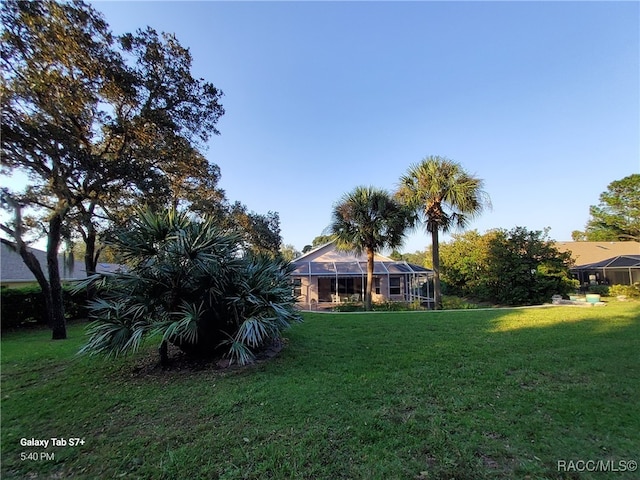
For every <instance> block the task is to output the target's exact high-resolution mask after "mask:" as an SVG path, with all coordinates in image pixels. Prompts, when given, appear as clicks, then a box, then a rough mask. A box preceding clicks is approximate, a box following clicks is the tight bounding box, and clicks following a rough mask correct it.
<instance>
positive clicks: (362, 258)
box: [292, 242, 394, 263]
mask: <svg viewBox="0 0 640 480" xmlns="http://www.w3.org/2000/svg"><path fill="white" fill-rule="evenodd" d="M373 259H374V261H380V262H393V261H394V260H393V259H392V258H389V257H385V256H384V255H380V254H379V253H377V252H376V253H375V255H374V257H373ZM366 261H367V255H366V254H365V253H362V254H360V255H357V254H355V253H353V252H346V251H342V250H338V247H337V246H336V244H335V242H329V243H325V244H324V245H320V246H319V247H317V248H315V249H313V250H310V251H308V252H307V253H304V254H302V255H300V256H299V257H298V258H295V259H293V261H292V262H293V263H296V262H366Z"/></svg>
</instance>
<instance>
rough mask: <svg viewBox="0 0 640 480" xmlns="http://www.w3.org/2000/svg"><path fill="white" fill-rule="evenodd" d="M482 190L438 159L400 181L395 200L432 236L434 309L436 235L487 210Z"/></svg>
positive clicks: (437, 298)
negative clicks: (412, 212)
mask: <svg viewBox="0 0 640 480" xmlns="http://www.w3.org/2000/svg"><path fill="white" fill-rule="evenodd" d="M483 186H484V182H483V180H481V179H479V178H477V177H474V176H473V175H470V174H469V173H467V172H466V171H465V170H464V169H463V168H462V166H461V165H460V164H459V163H457V162H454V161H453V160H450V159H448V158H444V157H438V156H430V157H427V158H425V159H424V160H422V162H420V163H418V164H415V165H412V166H411V167H409V170H408V171H407V173H406V174H405V175H403V176H402V177H401V178H400V185H399V188H398V191H397V193H396V198H398V199H399V200H401V201H402V202H403V203H404V204H405V205H407V206H408V207H410V208H412V209H413V210H414V211H415V212H416V213H417V214H418V215H420V216H421V217H422V219H423V221H424V224H425V227H426V230H427V232H429V233H431V241H432V249H431V253H432V256H433V271H434V289H433V290H434V300H435V308H436V309H439V308H441V307H442V293H441V288H440V252H439V240H438V233H439V232H440V231H441V230H442V231H443V232H448V231H450V230H451V229H452V228H454V227H457V228H464V227H465V226H466V225H467V224H468V223H469V221H470V220H471V219H473V218H475V217H476V216H478V215H479V214H480V213H481V212H482V211H483V210H484V208H485V207H490V205H491V201H490V200H489V196H488V195H487V193H486V192H485V191H484V190H483Z"/></svg>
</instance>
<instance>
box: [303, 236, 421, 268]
mask: <svg viewBox="0 0 640 480" xmlns="http://www.w3.org/2000/svg"><path fill="white" fill-rule="evenodd" d="M373 261H374V266H373V273H374V274H376V275H389V274H400V275H408V274H413V273H418V274H423V275H424V274H430V273H432V270H429V269H428V268H425V267H422V266H420V265H413V264H410V263H407V262H404V261H401V262H397V261H395V260H393V259H391V258H389V257H385V256H384V255H380V254H378V253H376V254H375V255H374V259H373ZM291 263H292V264H293V265H294V271H293V272H292V275H294V276H308V275H312V276H316V275H340V276H350V275H354V276H360V275H366V274H367V256H366V254H360V255H357V254H355V253H353V252H345V251H341V250H338V249H337V247H336V244H335V243H334V242H329V243H325V244H324V245H321V246H320V247H318V248H316V249H314V250H311V251H309V252H307V253H305V254H304V255H301V256H299V257H298V258H296V259H294V260H293V261H292V262H291Z"/></svg>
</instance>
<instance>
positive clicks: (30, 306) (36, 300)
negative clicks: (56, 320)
mask: <svg viewBox="0 0 640 480" xmlns="http://www.w3.org/2000/svg"><path fill="white" fill-rule="evenodd" d="M0 295H1V302H2V329H3V330H4V329H15V328H21V327H28V326H34V325H46V323H47V317H46V314H45V313H46V312H45V305H44V297H43V296H42V290H41V289H40V287H38V286H30V287H20V288H6V287H5V288H2V290H1V291H0Z"/></svg>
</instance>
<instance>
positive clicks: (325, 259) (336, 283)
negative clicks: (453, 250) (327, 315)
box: [291, 243, 433, 309]
mask: <svg viewBox="0 0 640 480" xmlns="http://www.w3.org/2000/svg"><path fill="white" fill-rule="evenodd" d="M292 263H293V265H294V268H295V269H294V271H293V273H292V275H291V277H292V280H293V283H294V291H295V295H296V296H297V297H298V303H299V304H300V306H301V307H303V308H310V309H313V308H314V307H315V306H317V305H318V304H321V303H341V302H360V301H362V300H363V299H364V293H365V289H366V282H367V260H366V257H365V256H364V255H360V256H358V255H354V254H352V253H348V252H341V251H338V250H337V249H336V248H335V244H333V243H329V244H326V245H323V246H321V247H319V248H317V249H316V250H312V251H311V252H309V253H307V254H305V255H302V256H301V257H298V258H297V259H295V260H294V261H293V262H292ZM373 275H374V277H373V282H374V283H373V291H372V296H373V301H374V302H376V301H377V302H380V301H387V300H391V301H402V302H420V303H421V304H423V305H430V304H431V303H432V302H433V298H432V292H433V287H432V286H431V285H430V282H431V280H432V278H433V271H432V270H429V269H427V268H424V267H421V266H419V265H413V264H409V263H407V262H404V261H400V262H398V261H394V260H392V259H390V258H387V257H385V256H383V255H378V254H376V256H375V259H374V271H373Z"/></svg>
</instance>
